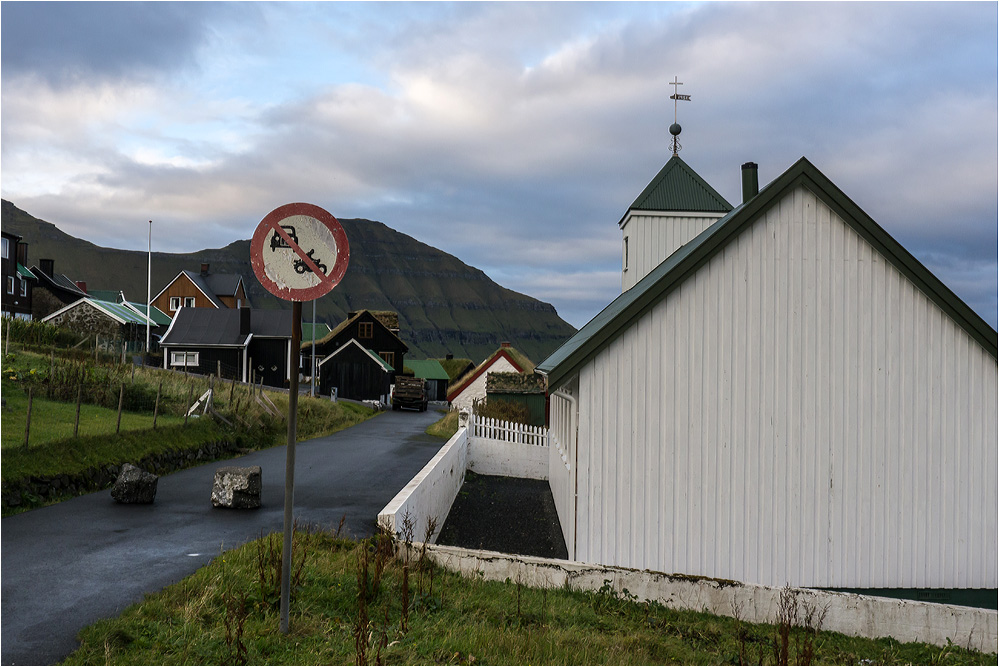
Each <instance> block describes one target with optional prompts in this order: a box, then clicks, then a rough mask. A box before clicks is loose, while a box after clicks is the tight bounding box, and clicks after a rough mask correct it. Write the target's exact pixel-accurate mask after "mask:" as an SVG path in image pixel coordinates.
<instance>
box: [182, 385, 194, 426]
mask: <svg viewBox="0 0 999 667" xmlns="http://www.w3.org/2000/svg"><path fill="white" fill-rule="evenodd" d="M193 399H194V382H193V381H192V382H191V389H190V391H188V392H187V408H186V409H185V410H184V426H187V418H188V416H189V415H190V413H191V401H192V400H193Z"/></svg>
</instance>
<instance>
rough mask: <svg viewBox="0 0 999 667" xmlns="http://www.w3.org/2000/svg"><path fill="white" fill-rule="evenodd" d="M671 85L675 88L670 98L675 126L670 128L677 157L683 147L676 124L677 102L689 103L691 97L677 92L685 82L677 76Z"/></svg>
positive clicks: (674, 153) (678, 125)
mask: <svg viewBox="0 0 999 667" xmlns="http://www.w3.org/2000/svg"><path fill="white" fill-rule="evenodd" d="M669 85H671V86H673V94H672V95H670V96H669V98H670V99H671V100H673V124H672V125H670V126H669V133H670V134H672V135H673V142H672V149H673V155H676V154H677V153H679V152H680V149H681V148H682V146H680V140H679V138H678V137H679V136H680V124H679V123H678V122H676V106H677V102H679V101H680V100H683V101H685V102H689V101H690V95H681V94H680V93H678V92H677V91H679V90H680V89H679V88H677V86H682V85H683V82H681V81H680V80H679V78H678V77H676V76H674V77H673V80H672V81H670V82H669Z"/></svg>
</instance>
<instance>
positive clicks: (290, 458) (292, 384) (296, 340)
mask: <svg viewBox="0 0 999 667" xmlns="http://www.w3.org/2000/svg"><path fill="white" fill-rule="evenodd" d="M301 352H302V302H301V301H294V302H292V304H291V360H290V362H291V363H290V364H289V368H288V375H289V376H290V377H289V386H288V452H287V456H286V458H285V464H284V550H283V551H282V552H281V633H282V634H288V608H289V605H290V603H291V556H292V554H291V537H292V528H293V527H294V517H293V514H294V509H295V435H296V430H297V426H298V357H299V356H300V354H301Z"/></svg>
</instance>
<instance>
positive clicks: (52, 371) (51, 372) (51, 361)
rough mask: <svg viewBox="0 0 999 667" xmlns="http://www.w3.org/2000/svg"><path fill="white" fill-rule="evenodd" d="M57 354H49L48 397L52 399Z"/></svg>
mask: <svg viewBox="0 0 999 667" xmlns="http://www.w3.org/2000/svg"><path fill="white" fill-rule="evenodd" d="M54 375H55V352H54V351H53V352H49V386H48V392H47V393H48V396H49V398H52V384H53V383H54V382H55V378H54V377H53V376H54Z"/></svg>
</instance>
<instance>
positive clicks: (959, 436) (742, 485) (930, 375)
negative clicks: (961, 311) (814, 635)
mask: <svg viewBox="0 0 999 667" xmlns="http://www.w3.org/2000/svg"><path fill="white" fill-rule="evenodd" d="M997 380H999V378H997V367H996V361H995V360H994V359H993V358H992V357H991V356H989V355H988V354H987V353H986V352H985V350H984V349H983V348H982V347H981V346H980V345H979V344H978V343H977V342H975V341H974V340H973V339H972V338H971V337H969V336H968V335H967V333H966V332H965V331H964V330H963V329H961V328H960V327H958V326H957V325H956V324H955V323H954V322H953V321H952V320H951V319H950V318H949V317H947V316H946V315H945V314H944V313H943V312H942V311H941V310H940V309H939V308H938V307H937V306H936V305H935V304H934V303H933V302H931V301H930V300H929V299H927V298H926V296H925V295H924V294H923V293H922V292H920V291H919V290H918V289H916V287H915V286H914V285H913V284H912V283H910V282H909V281H908V280H907V279H906V278H905V277H904V276H903V275H901V274H900V273H899V272H898V271H897V270H896V269H895V268H894V267H893V266H891V265H890V264H888V263H887V262H886V261H885V260H884V258H883V257H881V256H880V255H878V254H877V253H876V252H875V251H874V249H873V248H872V247H871V246H870V245H868V244H867V243H866V242H865V241H864V240H863V239H862V238H861V237H860V236H859V235H857V234H856V233H855V232H854V231H853V230H852V229H851V228H850V227H848V226H847V225H846V224H845V223H844V222H843V221H842V220H841V219H839V218H838V217H837V216H836V214H835V213H833V212H832V211H831V210H830V209H829V208H828V207H826V206H825V205H824V204H823V203H822V202H821V201H820V200H818V199H816V198H815V197H814V196H813V195H812V194H811V193H810V192H808V191H807V190H806V189H804V188H799V189H797V190H795V191H794V192H793V193H791V194H789V195H788V196H787V197H785V198H784V199H783V200H781V201H780V202H779V203H778V204H777V205H775V206H774V207H773V208H772V209H771V210H770V212H769V213H768V214H767V215H766V217H765V218H764V219H761V220H758V221H757V222H756V223H754V224H753V226H752V227H751V228H750V229H748V230H746V231H745V232H743V233H742V234H741V235H740V236H739V237H738V238H737V239H735V240H734V241H733V242H731V243H730V244H729V245H728V246H727V247H726V248H725V249H723V250H722V251H721V252H719V253H718V254H717V255H716V256H715V257H714V258H712V259H711V260H710V261H709V262H708V263H707V264H705V265H704V266H702V267H701V268H700V269H699V270H698V271H697V273H695V275H694V276H692V277H691V278H689V279H688V280H687V281H685V282H684V283H683V284H682V285H681V286H680V287H679V288H678V289H677V290H676V291H674V292H673V293H672V294H670V295H668V296H667V297H666V298H665V299H664V300H663V301H661V302H660V303H659V304H658V305H657V306H655V307H654V308H653V309H652V310H650V311H649V312H648V313H646V314H645V315H643V316H642V317H641V318H640V319H639V320H638V321H637V322H635V323H634V324H633V325H632V326H631V327H630V328H629V329H628V331H627V332H626V333H624V334H623V335H622V336H620V337H619V338H617V339H616V340H615V341H614V342H613V343H611V344H610V345H609V346H608V347H607V348H605V349H604V350H602V351H601V352H600V353H599V354H598V356H597V357H595V358H594V359H593V360H591V361H590V362H588V363H587V364H586V365H585V366H584V367H583V368H582V370H581V371H580V374H579V377H578V381H579V391H578V400H579V416H578V419H579V436H578V438H579V440H578V447H579V452H578V465H579V470H578V471H574V472H575V474H577V475H578V483H579V499H578V512H579V516H578V524H577V532H578V534H577V535H575V536H574V537H575V539H576V543H577V545H578V552H577V553H576V559H577V560H582V561H587V562H596V563H604V564H609V565H621V566H626V567H634V568H649V569H653V570H660V571H665V572H680V573H686V574H691V575H704V576H711V577H719V578H726V579H736V580H740V581H747V582H754V583H759V584H765V585H771V586H783V585H784V584H785V583H790V584H791V585H794V586H827V587H865V588H866V587H871V588H873V587H892V588H895V587H899V588H902V587H905V588H908V587H914V588H916V587H918V588H922V587H926V588H935V587H943V588H996V586H997V583H999V582H997V570H996V562H997V557H999V554H997V541H999V539H997V523H999V517H997V505H999V498H997V487H999V480H997V466H999V461H997V442H999V434H997V407H996V406H997V401H999V397H997ZM552 405H553V408H556V406H557V405H558V404H557V403H556V402H554V401H553V403H552ZM565 412H566V411H565V410H564V409H562V408H557V409H556V410H553V423H554V424H556V428H558V426H557V425H558V422H559V420H563V421H564V420H565V419H566V418H567V417H566V416H565ZM552 470H555V467H554V466H553V467H552ZM552 487H553V490H554V489H555V488H556V482H555V477H554V475H553V482H552ZM562 488H563V491H562V492H560V493H564V487H562ZM556 503H557V504H558V503H559V498H558V497H556ZM564 507H565V505H564V501H563V504H562V505H561V506H560V507H559V513H560V517H562V525H563V528H565V526H566V524H567V523H569V522H571V521H572V519H571V517H567V516H566V515H565V514H563V511H566V510H565V509H564ZM567 544H568V538H567ZM570 548H571V547H570Z"/></svg>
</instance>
